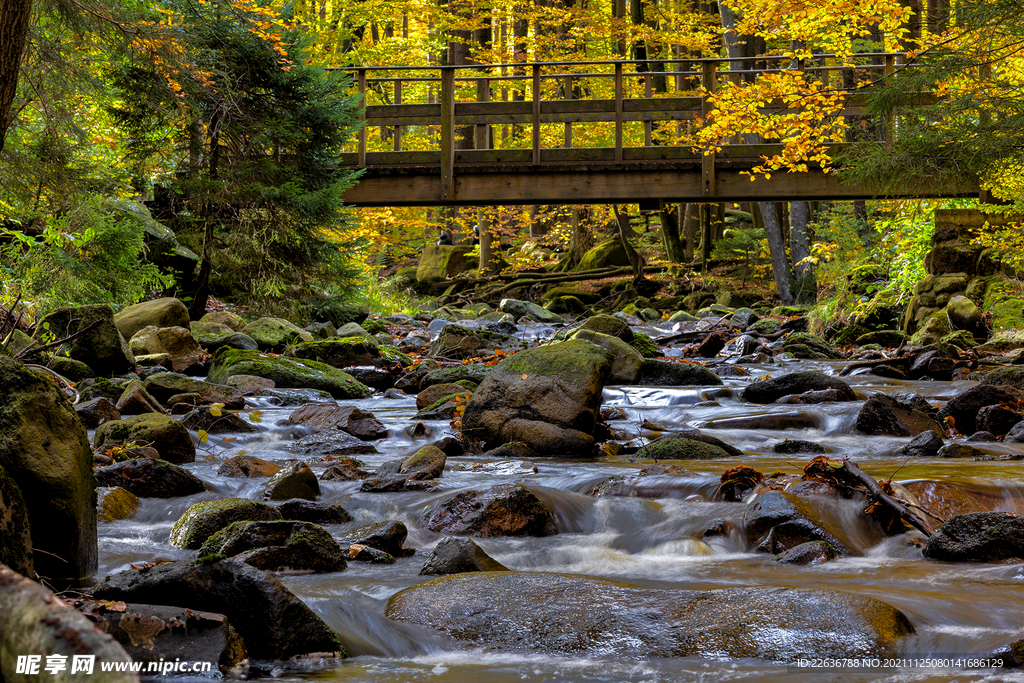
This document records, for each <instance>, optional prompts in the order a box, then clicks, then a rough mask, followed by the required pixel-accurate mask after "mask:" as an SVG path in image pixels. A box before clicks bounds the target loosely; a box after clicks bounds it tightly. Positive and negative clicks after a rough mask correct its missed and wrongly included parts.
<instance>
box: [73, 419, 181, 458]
mask: <svg viewBox="0 0 1024 683" xmlns="http://www.w3.org/2000/svg"><path fill="white" fill-rule="evenodd" d="M128 443H134V444H138V445H147V446H153V448H155V449H156V450H157V452H158V453H160V457H161V458H162V459H164V460H166V461H167V462H170V463H174V464H181V463H185V462H195V460H196V447H195V445H194V444H193V443H192V437H190V436H189V434H188V430H187V429H185V427H184V426H182V424H181V423H180V422H178V421H177V420H175V419H174V418H173V417H171V416H169V415H162V414H160V413H146V414H144V415H136V416H134V417H129V418H125V419H123V420H112V421H110V422H104V423H103V424H101V425H100V426H99V427H97V428H96V435H95V436H94V437H93V447H94V448H101V447H110V446H121V445H124V444H128Z"/></svg>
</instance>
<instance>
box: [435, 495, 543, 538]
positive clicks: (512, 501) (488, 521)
mask: <svg viewBox="0 0 1024 683" xmlns="http://www.w3.org/2000/svg"><path fill="white" fill-rule="evenodd" d="M423 526H424V527H426V528H428V529H430V530H431V531H434V532H437V533H442V534H453V535H459V536H468V535H477V536H551V535H553V534H555V533H557V529H556V528H555V520H554V515H553V514H552V511H551V509H550V508H549V507H548V506H547V505H546V504H545V503H544V502H543V501H541V500H540V498H538V497H537V495H536V494H535V493H534V492H533V491H531V490H530V489H528V488H527V487H525V486H523V485H522V484H498V485H497V486H492V487H491V488H489V489H487V490H485V491H475V490H472V489H470V490H467V491H462V492H460V493H457V494H455V495H453V496H449V497H447V498H445V499H443V500H440V501H438V502H437V503H435V504H433V505H431V506H430V507H429V508H427V510H426V512H425V513H424V515H423Z"/></svg>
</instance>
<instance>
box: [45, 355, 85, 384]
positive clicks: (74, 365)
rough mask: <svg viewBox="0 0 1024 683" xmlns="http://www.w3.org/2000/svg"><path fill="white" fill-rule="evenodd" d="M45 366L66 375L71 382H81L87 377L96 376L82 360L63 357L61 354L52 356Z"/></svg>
mask: <svg viewBox="0 0 1024 683" xmlns="http://www.w3.org/2000/svg"><path fill="white" fill-rule="evenodd" d="M47 367H49V368H50V369H51V370H53V371H54V372H56V373H57V374H58V375H61V376H63V377H67V378H68V379H69V380H71V381H72V382H81V381H82V380H83V379H89V378H90V377H95V376H96V373H95V372H93V370H92V368H90V367H89V366H88V365H86V364H85V363H83V362H82V361H80V360H75V359H73V358H65V357H63V356H54V357H53V358H52V359H51V360H50V364H49V365H48V366H47Z"/></svg>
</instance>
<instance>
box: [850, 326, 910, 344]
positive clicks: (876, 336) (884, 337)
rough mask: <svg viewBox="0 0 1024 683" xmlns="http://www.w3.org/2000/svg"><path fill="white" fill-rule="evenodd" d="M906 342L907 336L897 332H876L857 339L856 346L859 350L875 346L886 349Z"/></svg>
mask: <svg viewBox="0 0 1024 683" xmlns="http://www.w3.org/2000/svg"><path fill="white" fill-rule="evenodd" d="M906 340H907V335H905V334H904V333H903V332H900V331H899V330H877V331H875V332H868V333H866V334H862V335H861V336H859V337H857V345H858V346H860V347H861V348H863V347H865V346H869V345H871V344H875V345H878V346H884V347H887V348H893V347H896V346H900V345H901V344H903V342H905V341H906Z"/></svg>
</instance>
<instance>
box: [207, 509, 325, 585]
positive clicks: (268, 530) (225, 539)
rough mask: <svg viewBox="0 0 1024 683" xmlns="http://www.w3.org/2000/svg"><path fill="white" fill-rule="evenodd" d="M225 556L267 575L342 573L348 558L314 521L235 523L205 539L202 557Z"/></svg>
mask: <svg viewBox="0 0 1024 683" xmlns="http://www.w3.org/2000/svg"><path fill="white" fill-rule="evenodd" d="M208 555H223V556H225V557H231V558H234V559H236V560H238V561H240V562H245V563H246V564H248V565H250V566H253V567H256V568H257V569H262V570H264V571H268V572H280V571H289V570H290V571H312V572H318V573H320V572H340V571H341V570H343V569H344V568H345V556H344V555H342V552H341V547H340V546H339V545H338V543H337V541H335V540H334V539H333V538H331V535H330V534H329V533H327V532H326V531H324V530H323V529H321V528H320V527H319V526H317V525H316V524H313V523H312V522H302V521H293V520H287V521H285V520H281V521H271V522H234V523H233V524H231V526H229V527H227V528H225V529H221V530H220V531H218V532H217V533H215V534H214V535H213V536H211V537H210V538H208V539H206V542H205V543H203V545H202V547H201V548H199V557H206V556H208Z"/></svg>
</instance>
